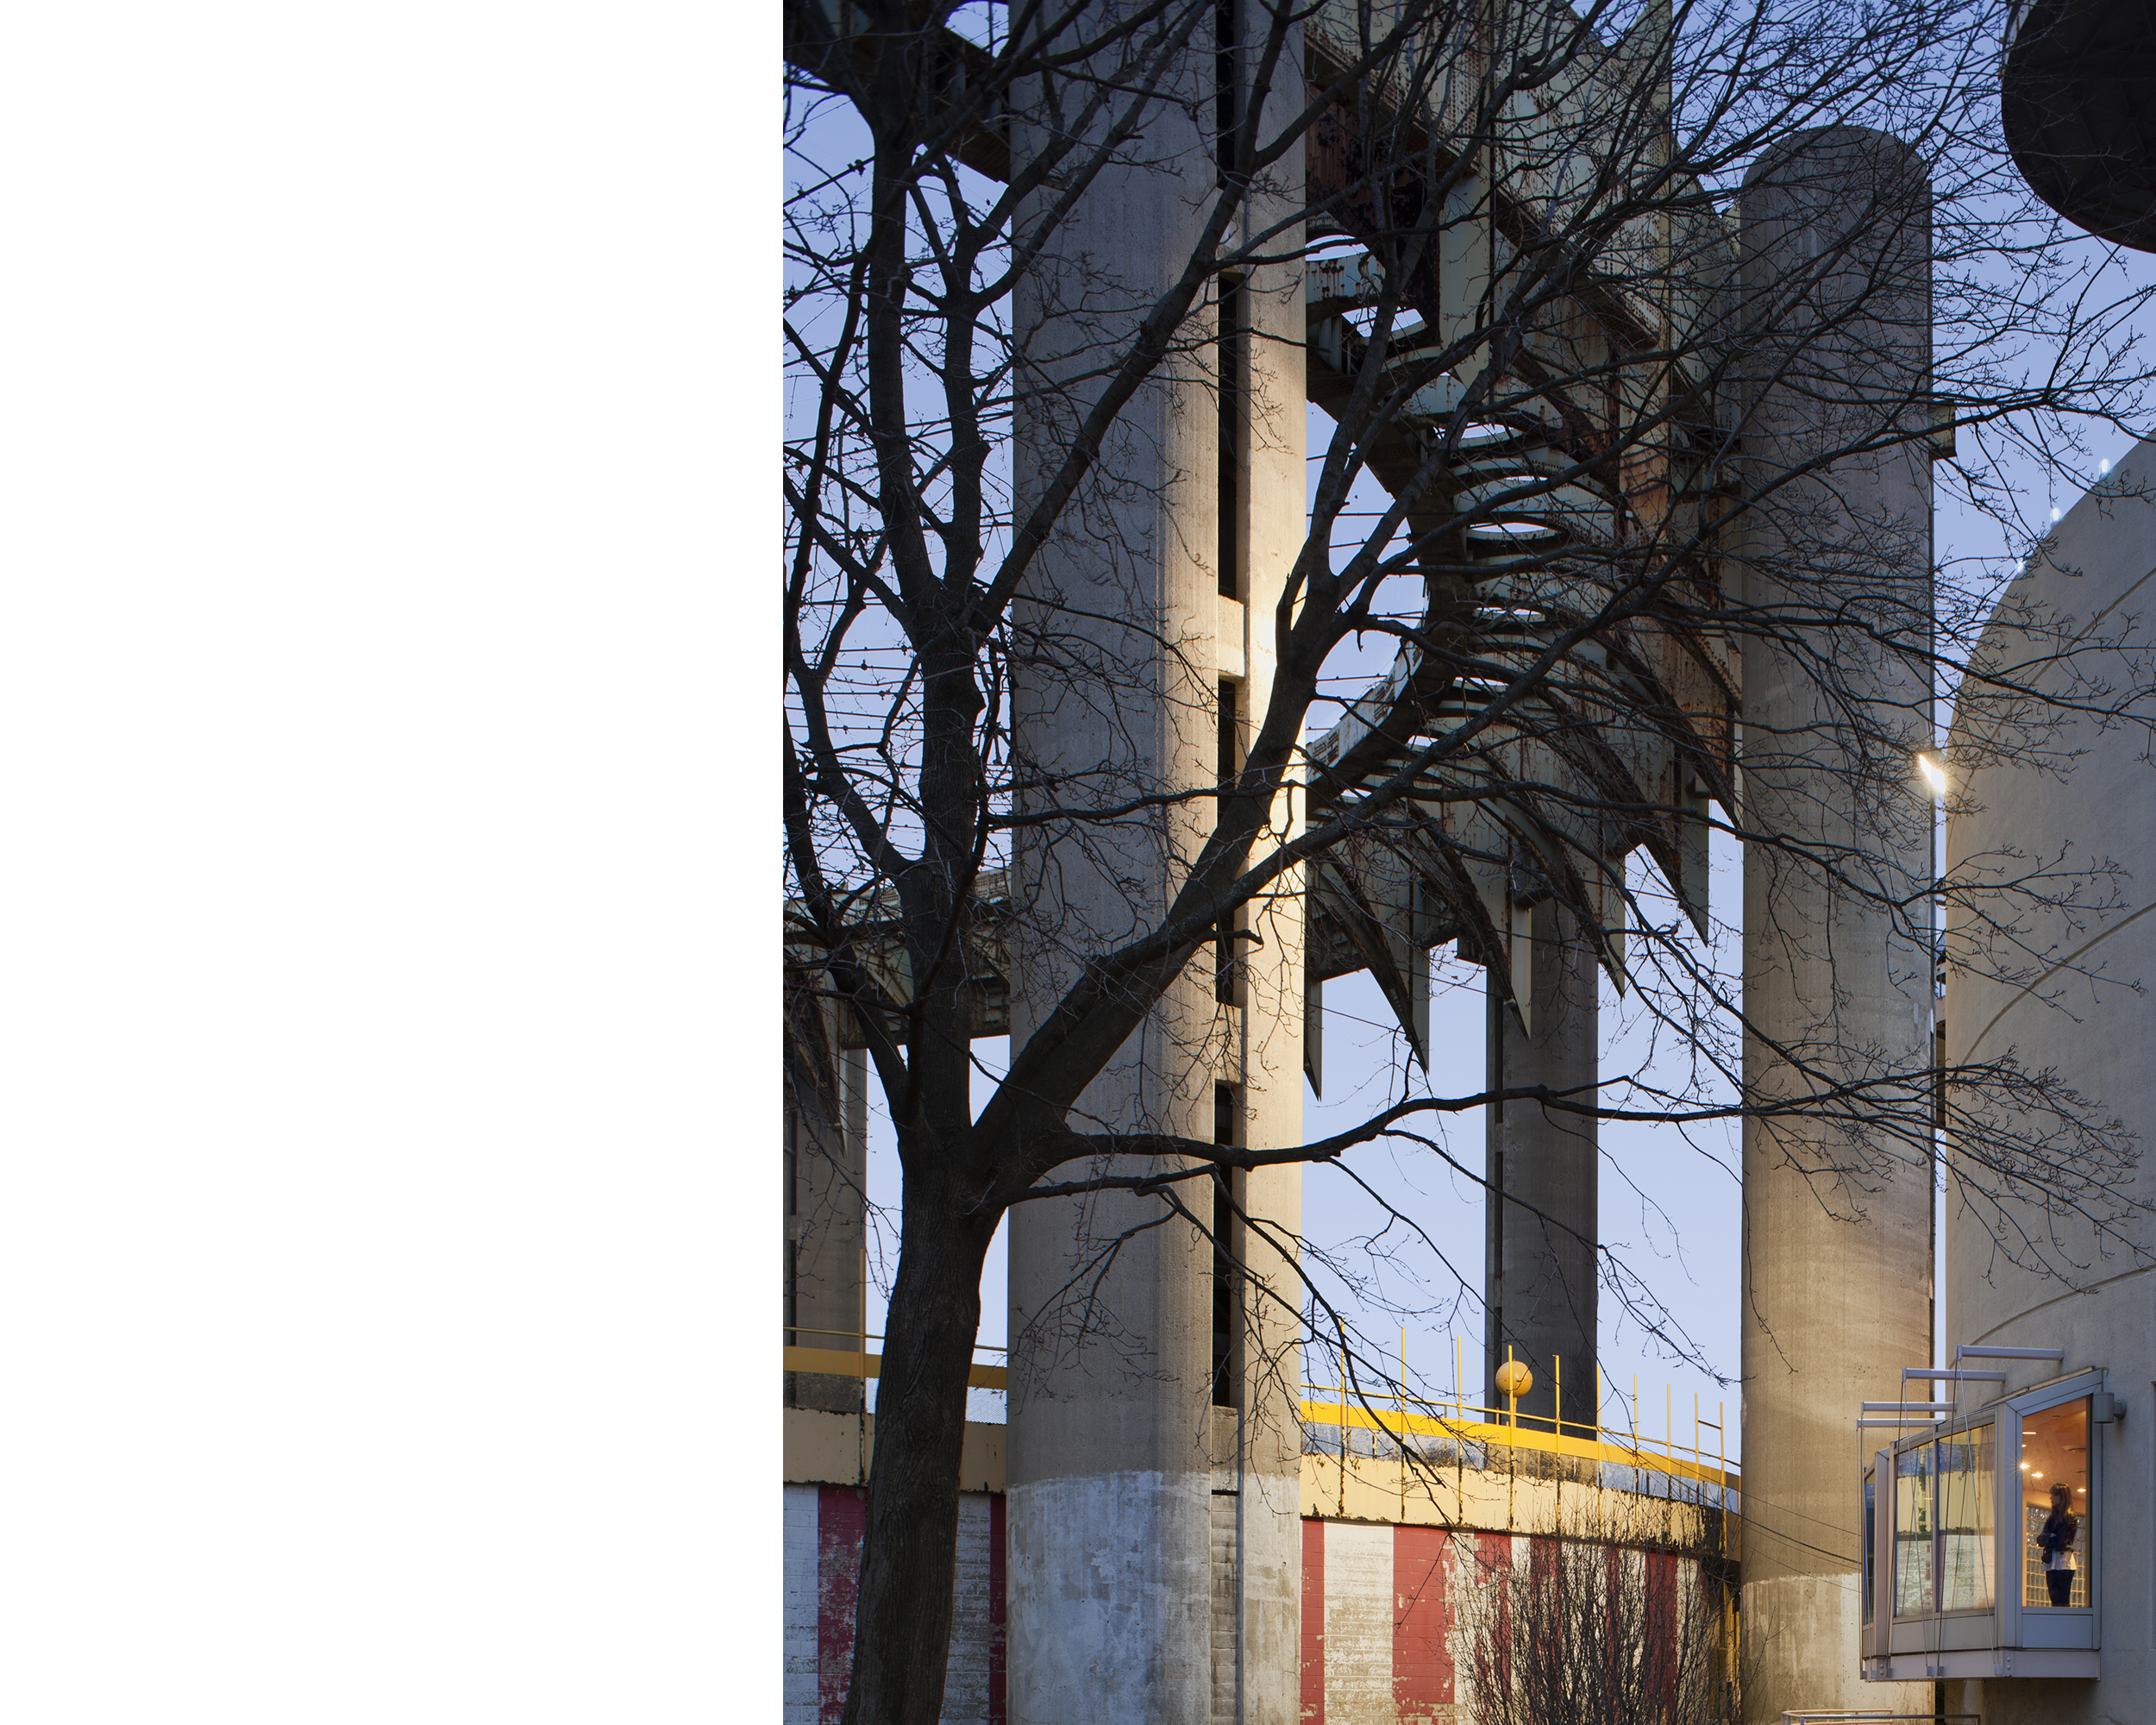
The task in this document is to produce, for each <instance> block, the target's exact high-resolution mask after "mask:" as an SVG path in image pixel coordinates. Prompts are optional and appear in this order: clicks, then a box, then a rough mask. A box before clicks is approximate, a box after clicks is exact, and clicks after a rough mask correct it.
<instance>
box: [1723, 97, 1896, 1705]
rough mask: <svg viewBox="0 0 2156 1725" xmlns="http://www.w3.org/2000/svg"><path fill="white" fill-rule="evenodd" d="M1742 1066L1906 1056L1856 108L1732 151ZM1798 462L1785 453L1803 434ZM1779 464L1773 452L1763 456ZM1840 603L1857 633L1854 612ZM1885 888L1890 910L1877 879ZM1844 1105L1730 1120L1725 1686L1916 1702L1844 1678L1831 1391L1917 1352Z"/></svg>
mask: <svg viewBox="0 0 2156 1725" xmlns="http://www.w3.org/2000/svg"><path fill="white" fill-rule="evenodd" d="M1741 215H1742V220H1743V240H1742V245H1743V249H1744V260H1743V277H1742V285H1743V291H1744V295H1745V303H1746V304H1747V306H1748V307H1749V308H1751V316H1750V318H1749V320H1748V321H1749V326H1750V327H1749V335H1750V337H1751V340H1752V343H1753V346H1752V354H1751V361H1750V364H1749V365H1748V367H1747V376H1748V378H1749V380H1750V398H1749V399H1748V401H1747V403H1746V409H1747V411H1746V417H1745V423H1744V428H1743V436H1744V456H1745V468H1746V478H1747V489H1748V490H1749V491H1751V492H1753V493H1754V494H1758V492H1760V491H1761V490H1762V488H1771V490H1769V492H1768V495H1767V497H1766V499H1765V501H1764V504H1763V505H1761V506H1760V508H1759V509H1758V511H1757V515H1756V518H1755V520H1754V521H1753V523H1752V524H1751V525H1750V526H1749V528H1748V530H1747V532H1746V536H1745V546H1744V560H1745V566H1746V567H1745V581H1746V582H1747V584H1748V590H1747V591H1746V592H1745V593H1744V595H1743V599H1744V602H1745V605H1746V606H1747V607H1748V612H1747V615H1748V616H1749V618H1750V619H1751V621H1750V623H1749V624H1747V625H1746V627H1747V639H1746V644H1745V667H1744V687H1745V714H1744V749H1743V774H1744V777H1743V792H1742V800H1743V810H1742V816H1743V819H1744V822H1745V825H1746V826H1747V827H1748V828H1749V829H1750V830H1751V831H1752V832H1753V833H1754V834H1756V835H1759V836H1760V842H1756V843H1753V844H1750V845H1748V846H1747V847H1746V851H1745V943H1744V953H1745V962H1744V989H1745V993H1744V1000H1745V1019H1746V1034H1745V1088H1746V1089H1747V1091H1748V1092H1749V1093H1750V1094H1751V1095H1752V1096H1753V1097H1754V1098H1757V1099H1771V1098H1775V1097H1782V1096H1788V1097H1795V1096H1802V1095H1814V1094H1817V1093H1819V1092H1820V1091H1821V1090H1822V1089H1824V1088H1827V1087H1830V1086H1833V1085H1834V1084H1837V1083H1839V1082H1849V1081H1853V1080H1862V1079H1865V1078H1869V1077H1873V1076H1877V1075H1880V1074H1883V1073H1891V1072H1909V1071H1915V1070H1919V1069H1922V1068H1923V1067H1925V1066H1926V1065H1927V1063H1928V1061H1929V1055H1928V1048H1929V1042H1930V1035H1931V1013H1932V1003H1931V992H1932V991H1931V982H1930V975H1931V959H1930V953H1929V950H1928V943H1927V941H1926V940H1924V939H1922V938H1911V922H1912V919H1914V920H1916V921H1920V922H1921V921H1922V920H1923V919H1924V918H1925V912H1924V911H1923V909H1922V908H1921V907H1922V906H1924V904H1925V903H1926V894H1927V883H1928V881H1929V879H1930V876H1931V872H1932V805H1931V801H1930V799H1929V796H1928V794H1927V793H1926V792H1925V791H1924V789H1923V788H1922V786H1921V781H1920V780H1919V778H1918V776H1917V773H1916V770H1915V762H1914V759H1913V757H1914V756H1915V753H1916V752H1917V751H1918V750H1921V749H1924V748H1926V747H1927V746H1929V744H1930V743H1931V741H1932V737H1931V728H1930V727H1931V720H1930V700H1931V690H1930V687H1929V678H1928V674H1927V671H1926V669H1925V668H1924V667H1923V666H1922V665H1921V663H1918V662H1912V661H1911V660H1910V659H1908V658H1904V657H1902V656H1901V655H1897V654H1896V651H1895V650H1894V644H1895V643H1899V644H1902V645H1905V646H1907V647H1908V648H1911V649H1916V650H1917V651H1918V652H1919V653H1921V652H1922V651H1925V650H1927V649H1929V646H1930V644H1931V631H1932V603H1931V567H1932V566H1931V477H1930V474H1929V471H1928V468H1929V458H1928V455H1927V452H1926V446H1925V444H1924V443H1923V442H1921V441H1918V442H1902V443H1900V444H1897V445H1894V446H1891V447H1890V448H1887V449H1883V450H1882V451H1881V452H1879V453H1877V454H1872V455H1864V454H1857V455H1847V454H1844V455H1833V458H1832V459H1823V458H1825V457H1826V456H1827V455H1828V453H1829V452H1833V451H1838V450H1848V449H1861V448H1862V445H1863V443H1864V442H1865V440H1866V439H1867V438H1872V437H1880V436H1903V437H1907V436H1908V435H1909V434H1910V433H1911V432H1913V431H1915V430H1919V429H1920V428H1921V424H1922V423H1923V421H1922V418H1921V416H1922V415H1924V414H1925V413H1926V412H1927V411H1928V403H1927V398H1926V392H1927V389H1928V386H1929V379H1930V367H1931V337H1930V329H1931V215H1930V191H1929V185H1928V182H1927V178H1926V174H1925V171H1924V167H1923V165H1922V163H1921V160H1919V159H1918V158H1917V157H1916V156H1915V154H1914V153H1913V152H1912V151H1911V150H1909V149H1908V147H1906V146H1905V145H1903V144H1902V143H1900V142H1898V141H1896V140H1895V139H1893V138H1890V137H1888V136H1886V135H1883V134H1880V133H1877V132H1872V131H1868V130H1863V129H1855V128H1835V129H1828V130H1823V131H1819V132H1813V133H1807V134H1801V135H1798V136H1796V138H1794V139H1792V140H1790V141H1789V142H1788V143H1787V144H1785V145H1784V146H1783V147H1781V148H1780V149H1778V150H1777V151H1776V152H1774V154H1772V155H1771V157H1770V158H1769V160H1766V161H1765V162H1764V163H1763V164H1762V165H1761V166H1759V167H1758V168H1756V169H1755V170H1754V171H1753V173H1752V175H1751V176H1750V178H1749V179H1747V181H1746V183H1745V190H1744V194H1743V198H1742V201H1741ZM1814 461H1817V462H1819V463H1820V465H1818V466H1817V467H1814V468H1812V469H1811V470H1810V471H1805V469H1806V467H1807V464H1808V463H1812V462H1814ZM1790 474H1799V475H1800V476H1799V477H1796V478H1795V479H1790V478H1789V477H1788V476H1789V475H1790ZM1867 630H1870V631H1873V633H1871V634H1867V632H1866V631H1867ZM1897 905H1898V906H1902V907H1903V908H1902V910H1901V911H1900V913H1899V914H1898V915H1897V913H1896V910H1895V908H1894V906H1897ZM1863 1113H1864V1109H1863V1107H1861V1105H1858V1106H1854V1107H1850V1108H1849V1109H1847V1110H1846V1113H1837V1112H1835V1111H1831V1110H1830V1117H1829V1118H1827V1119H1824V1120H1822V1119H1818V1118H1812V1119H1804V1120H1787V1121H1784V1120H1758V1119H1754V1120H1747V1121H1746V1122H1745V1128H1744V1195H1745V1223H1744V1253H1743V1261H1742V1277H1743V1288H1742V1297H1743V1307H1744V1311H1743V1371H1744V1402H1743V1408H1744V1458H1745V1551H1744V1605H1743V1612H1744V1641H1745V1660H1746V1664H1747V1665H1748V1667H1749V1670H1748V1683H1747V1690H1746V1693H1747V1703H1746V1706H1747V1712H1748V1715H1749V1716H1750V1717H1752V1718H1753V1719H1767V1720H1771V1719H1774V1718H1776V1717H1777V1716H1778V1715H1779V1713H1780V1711H1781V1710H1782V1709H1784V1708H1803V1707H1816V1708H1834V1707H1841V1708H1847V1707H1853V1706H1858V1705H1861V1706H1865V1707H1871V1708H1883V1707H1888V1708H1906V1707H1908V1706H1911V1705H1915V1704H1919V1703H1921V1704H1924V1705H1926V1706H1928V1704H1929V1696H1928V1694H1927V1692H1925V1691H1921V1690H1920V1689H1918V1688H1915V1687H1911V1688H1909V1689H1908V1690H1907V1691H1905V1692H1903V1693H1902V1697H1901V1698H1900V1699H1899V1700H1897V1699H1896V1691H1895V1690H1894V1689H1893V1688H1892V1687H1891V1686H1884V1687H1883V1686H1882V1685H1878V1684H1860V1683H1859V1681H1858V1676H1857V1672H1858V1644H1857V1634H1858V1622H1859V1612H1860V1609H1861V1603H1860V1600H1859V1597H1858V1557H1859V1539H1858V1508H1857V1499H1856V1485H1855V1477H1856V1476H1855V1469H1854V1464H1853V1451H1852V1436H1851V1421H1852V1418H1853V1417H1854V1415H1855V1411H1856V1408H1857V1404H1858V1402H1859V1401H1862V1400H1867V1399H1869V1400H1874V1401H1879V1400H1887V1399H1890V1398H1892V1397H1895V1396H1898V1395H1899V1394H1900V1393H1901V1377H1900V1373H1901V1368H1902V1367H1904V1366H1908V1365H1921V1364H1925V1363H1927V1361H1928V1360H1929V1358H1930V1348H1931V1338H1930V1333H1929V1332H1930V1315H1929V1305H1928V1301H1927V1293H1928V1289H1929V1284H1930V1277H1931V1264H1930V1233H1929V1223H1930V1214H1931V1188H1930V1164H1929V1160H1928V1157H1927V1154H1926V1152H1925V1151H1924V1149H1923V1148H1922V1147H1921V1146H1911V1145H1908V1144H1907V1143H1904V1142H1901V1141H1898V1140H1896V1138H1893V1137H1892V1136H1890V1135H1886V1134H1878V1133H1873V1132H1867V1131H1866V1129H1865V1124H1864V1122H1863V1120H1862V1118H1861V1117H1862V1115H1863Z"/></svg>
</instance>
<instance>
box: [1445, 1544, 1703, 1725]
mask: <svg viewBox="0 0 2156 1725" xmlns="http://www.w3.org/2000/svg"><path fill="white" fill-rule="evenodd" d="M1479 1545H1480V1552H1479V1554H1478V1559H1477V1561H1476V1563H1475V1564H1474V1565H1470V1566H1469V1568H1468V1570H1467V1571H1466V1574H1467V1585H1466V1586H1465V1587H1464V1588H1463V1589H1462V1590H1461V1591H1462V1595H1463V1600H1464V1604H1463V1610H1462V1612H1461V1616H1462V1620H1463V1622H1462V1626H1461V1627H1462V1631H1463V1640H1465V1642H1466V1648H1465V1652H1466V1655H1467V1657H1466V1658H1465V1659H1464V1660H1463V1664H1464V1665H1465V1666H1466V1667H1467V1671H1468V1673H1469V1674H1470V1682H1471V1683H1472V1684H1473V1686H1474V1700H1473V1703H1472V1705H1473V1709H1474V1716H1475V1717H1476V1719H1477V1720H1479V1721H1480V1722H1482V1725H1559V1722H1563V1725H1572V1722H1575V1721H1579V1722H1587V1721H1591V1722H1594V1725H1720V1722H1723V1721H1734V1720H1736V1719H1738V1718H1740V1717H1741V1716H1742V1715H1741V1713H1740V1712H1739V1694H1740V1689H1741V1685H1740V1684H1739V1680H1738V1678H1739V1673H1738V1671H1737V1668H1736V1665H1735V1663H1734V1659H1733V1654H1734V1648H1733V1647H1732V1646H1731V1643H1730V1638H1729V1636H1728V1634H1727V1625H1728V1622H1729V1614H1730V1612H1731V1611H1732V1609H1733V1606H1734V1603H1735V1602H1734V1600H1733V1598H1732V1596H1731V1590H1730V1587H1729V1581H1730V1577H1729V1576H1728V1575H1727V1574H1725V1573H1722V1572H1721V1571H1719V1570H1718V1568H1717V1567H1716V1565H1715V1564H1714V1561H1713V1560H1711V1559H1699V1558H1695V1557H1689V1556H1684V1555H1681V1554H1679V1553H1674V1552H1647V1551H1635V1550H1627V1549H1626V1548H1624V1547H1621V1546H1615V1545H1602V1544H1596V1543H1593V1542H1591V1541H1588V1540H1556V1539H1534V1540H1519V1541H1514V1540H1512V1539H1509V1538H1491V1539H1485V1540H1482V1541H1480V1542H1479ZM1515 1545H1519V1546H1526V1553H1525V1561H1520V1560H1519V1554H1518V1553H1515V1550H1514V1546H1515Z"/></svg>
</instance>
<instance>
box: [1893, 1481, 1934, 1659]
mask: <svg viewBox="0 0 2156 1725" xmlns="http://www.w3.org/2000/svg"><path fill="white" fill-rule="evenodd" d="M1937 1447H1938V1446H1936V1445H1934V1444H1925V1445H1922V1446H1920V1447H1918V1448H1916V1449H1913V1450H1903V1451H1902V1453H1901V1454H1899V1455H1898V1456H1896V1457H1895V1458H1894V1615H1896V1617H1915V1616H1921V1615H1923V1614H1924V1613H1926V1612H1927V1611H1929V1610H1930V1609H1932V1599H1933V1597H1934V1595H1933V1591H1932V1562H1933V1553H1932V1528H1933V1525H1934V1524H1933V1519H1932V1462H1933V1452H1934V1450H1935V1449H1936V1448H1937Z"/></svg>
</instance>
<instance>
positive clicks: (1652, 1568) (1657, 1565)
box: [1644, 1552, 1677, 1710]
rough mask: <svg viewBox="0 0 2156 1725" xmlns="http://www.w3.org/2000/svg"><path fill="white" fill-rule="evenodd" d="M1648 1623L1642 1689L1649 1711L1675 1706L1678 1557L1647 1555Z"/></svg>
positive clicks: (1657, 1554)
mask: <svg viewBox="0 0 2156 1725" xmlns="http://www.w3.org/2000/svg"><path fill="white" fill-rule="evenodd" d="M1646 1567H1647V1622H1646V1631H1647V1634H1646V1642H1647V1645H1646V1647H1645V1650H1644V1651H1645V1666H1646V1670H1645V1678H1646V1682H1645V1689H1646V1691H1647V1704H1648V1705H1649V1706H1650V1707H1655V1708H1661V1709H1665V1710H1666V1709H1670V1708H1671V1707H1674V1706H1675V1705H1676V1703H1677V1555H1676V1553H1673V1552H1649V1553H1647V1565H1646Z"/></svg>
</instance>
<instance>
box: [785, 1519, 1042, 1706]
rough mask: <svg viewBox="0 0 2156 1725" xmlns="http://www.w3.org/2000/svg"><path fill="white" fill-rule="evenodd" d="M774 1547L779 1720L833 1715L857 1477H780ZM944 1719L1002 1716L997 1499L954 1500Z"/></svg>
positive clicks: (847, 1640)
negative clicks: (778, 1542)
mask: <svg viewBox="0 0 2156 1725" xmlns="http://www.w3.org/2000/svg"><path fill="white" fill-rule="evenodd" d="M785 1527H786V1534H785V1541H786V1543H785V1548H784V1551H783V1553H782V1557H781V1575H782V1582H781V1586H782V1589H783V1596H784V1603H783V1606H782V1619H783V1623H784V1628H783V1631H782V1636H783V1641H782V1647H783V1657H784V1659H785V1665H786V1678H785V1684H784V1688H783V1691H782V1695H783V1704H784V1715H783V1717H784V1719H785V1722H786V1725H837V1722H838V1720H839V1717H840V1716H841V1714H842V1713H843V1711H844V1708H845V1701H846V1685H847V1682H848V1679H849V1676H850V1673H851V1670H852V1664H853V1641H854V1603H855V1597H856V1589H857V1586H858V1583H859V1577H860V1574H861V1546H862V1534H863V1531H864V1529H865V1528H866V1527H867V1508H866V1505H865V1503H864V1502H863V1496H862V1491H861V1490H860V1489H859V1488H857V1487H853V1486H843V1485H797V1484H789V1485H787V1487H786V1519H785ZM957 1540H958V1549H957V1564H958V1567H957V1573H956V1578H955V1579H954V1581H953V1583H952V1602H951V1603H952V1613H951V1640H950V1665H949V1667H948V1672H949V1675H948V1676H947V1678H946V1679H945V1681H944V1684H943V1713H942V1715H941V1717H942V1719H943V1722H944V1725H989V1722H990V1721H992V1720H1000V1719H1002V1718H1003V1716H1004V1692H1003V1691H1004V1670H1003V1665H1004V1653H1005V1644H1004V1631H1005V1614H1004V1602H1005V1591H1006V1590H1005V1585H1004V1569H1003V1559H1004V1529H1003V1499H1002V1498H1001V1497H1000V1496H990V1495H987V1494H986V1493H980V1492H972V1491H968V1492H967V1493H965V1494H964V1495H962V1496H961V1497H960V1498H959V1500H958V1529H957Z"/></svg>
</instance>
